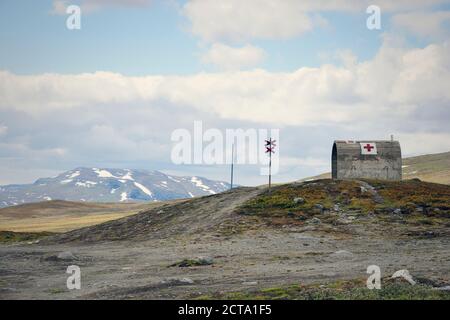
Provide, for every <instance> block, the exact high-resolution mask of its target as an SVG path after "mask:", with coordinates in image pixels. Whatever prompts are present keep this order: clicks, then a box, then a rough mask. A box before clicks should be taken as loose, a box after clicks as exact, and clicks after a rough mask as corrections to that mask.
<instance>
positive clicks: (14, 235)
mask: <svg viewBox="0 0 450 320" xmlns="http://www.w3.org/2000/svg"><path fill="white" fill-rule="evenodd" d="M54 234H55V233H52V232H13V231H0V243H13V242H22V241H36V240H38V239H41V238H44V237H48V236H51V235H54Z"/></svg>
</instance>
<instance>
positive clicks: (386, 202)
mask: <svg viewBox="0 0 450 320" xmlns="http://www.w3.org/2000/svg"><path fill="white" fill-rule="evenodd" d="M6 236H7V237H8V241H11V239H14V237H15V235H14V234H7V235H6ZM25 236H27V235H25ZM25 236H22V238H25ZM449 237H450V186H447V185H443V184H433V183H427V182H421V181H417V180H408V181H402V182H381V181H369V180H367V181H333V180H329V179H325V180H318V181H311V182H304V183H291V184H285V185H278V186H276V187H273V188H272V190H271V192H269V191H268V189H267V188H265V187H258V188H237V189H233V190H231V191H226V192H223V193H221V194H217V195H210V196H205V197H199V198H194V199H187V200H182V201H178V202H176V203H165V204H163V205H161V206H159V207H155V208H148V209H144V210H143V211H141V212H140V213H138V214H135V215H131V216H128V217H124V218H121V219H118V220H113V221H108V222H105V223H102V224H98V225H95V226H90V227H85V228H81V229H77V230H73V231H70V232H67V233H63V234H58V235H51V236H49V237H47V238H41V239H40V240H39V241H40V242H39V243H37V240H32V241H27V242H24V243H21V244H20V243H19V244H8V245H5V244H3V245H2V244H0V259H1V261H2V263H1V264H0V274H2V275H3V276H2V282H1V283H0V293H1V294H0V297H1V298H4V299H26V298H34V299H183V298H187V299H210V298H238V299H257V298H260V297H266V298H270V299H272V298H273V299H286V298H298V299H323V298H328V299H329V298H339V299H346V298H354V299H356V298H362V299H396V298H397V299H398V298H400V299H430V298H433V299H450V292H449V289H448V288H450V274H449V271H448V261H449V260H448V259H449V254H450V243H449V241H448V239H449ZM16 238H18V239H20V238H21V236H19V235H18V236H17V237H16ZM32 239H33V238H32ZM8 243H10V242H8ZM69 264H76V265H78V266H80V267H81V268H82V272H83V274H84V275H85V276H84V277H83V278H82V279H83V280H82V281H83V282H82V287H81V289H80V290H72V291H69V290H67V288H66V277H64V272H62V271H61V270H63V271H64V270H65V268H66V267H67V265H69ZM374 264H375V265H378V266H380V268H381V270H382V276H383V280H382V281H383V282H382V284H383V287H382V289H381V290H372V291H371V290H368V289H367V288H366V286H365V283H366V279H367V273H366V269H367V266H369V265H374ZM17 266H21V267H20V268H17ZM402 269H407V270H408V271H409V272H410V274H411V276H412V277H413V279H414V280H415V281H416V282H417V284H416V285H414V286H413V285H411V284H409V283H407V282H406V283H405V282H404V281H403V282H402V281H394V280H392V279H391V275H392V274H393V273H394V272H396V271H398V270H402ZM24 279H25V280H24Z"/></svg>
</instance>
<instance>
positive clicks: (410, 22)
mask: <svg viewBox="0 0 450 320" xmlns="http://www.w3.org/2000/svg"><path fill="white" fill-rule="evenodd" d="M392 20H393V24H394V26H396V27H398V28H401V29H404V30H406V31H407V32H409V33H411V34H413V35H416V36H419V37H421V38H433V39H435V38H441V39H442V38H445V37H448V34H449V31H448V28H446V27H445V26H444V24H446V23H449V22H450V11H437V12H408V13H400V14H397V15H395V16H394V17H393V18H392Z"/></svg>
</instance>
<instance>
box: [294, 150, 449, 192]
mask: <svg viewBox="0 0 450 320" xmlns="http://www.w3.org/2000/svg"><path fill="white" fill-rule="evenodd" d="M402 172H403V180H406V179H414V178H418V179H420V180H422V181H426V182H434V183H442V184H450V152H444V153H435V154H426V155H423V156H417V157H410V158H404V159H403V167H402ZM330 178H331V173H330V172H327V173H322V174H320V175H317V176H314V177H309V178H305V179H302V180H301V181H307V180H317V179H330Z"/></svg>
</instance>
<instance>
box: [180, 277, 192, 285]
mask: <svg viewBox="0 0 450 320" xmlns="http://www.w3.org/2000/svg"><path fill="white" fill-rule="evenodd" d="M180 282H181V283H186V284H193V283H194V280H192V279H191V278H181V279H180Z"/></svg>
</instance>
